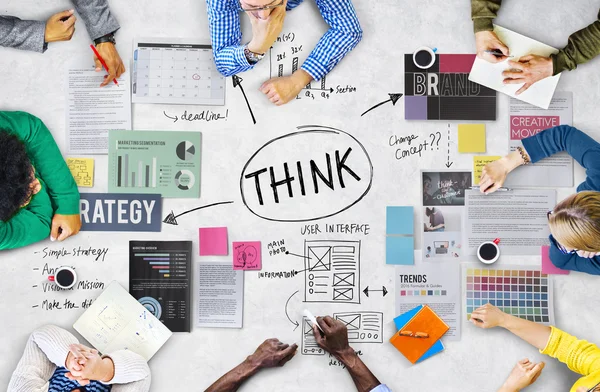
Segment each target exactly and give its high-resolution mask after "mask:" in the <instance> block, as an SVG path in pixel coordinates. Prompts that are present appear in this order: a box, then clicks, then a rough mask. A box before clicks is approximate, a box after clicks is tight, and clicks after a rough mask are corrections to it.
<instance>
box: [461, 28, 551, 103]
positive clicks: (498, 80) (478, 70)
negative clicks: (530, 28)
mask: <svg viewBox="0 0 600 392" xmlns="http://www.w3.org/2000/svg"><path fill="white" fill-rule="evenodd" d="M494 32H495V33H496V35H497V36H498V38H500V40H501V41H502V42H504V44H505V45H506V46H508V48H509V51H510V55H511V56H514V57H512V58H510V59H507V60H505V61H503V62H501V63H496V64H492V63H489V62H487V61H485V60H483V59H480V58H479V57H477V58H476V59H475V62H474V63H473V68H472V69H471V73H470V75H469V80H471V81H473V82H475V83H479V84H481V85H483V86H486V87H489V88H492V89H494V90H496V91H499V92H501V93H504V94H506V95H509V96H511V97H514V98H517V99H519V100H521V101H525V102H527V103H530V104H532V105H535V106H539V107H541V108H544V109H548V106H549V105H550V100H551V99H552V96H553V94H554V90H555V89H556V86H557V85H558V81H559V80H560V74H558V75H555V76H551V77H548V78H545V79H542V80H540V81H539V82H537V83H535V84H533V85H532V86H531V87H529V89H527V90H526V91H525V92H523V93H521V94H520V95H518V96H517V95H515V93H516V92H517V90H519V89H520V88H521V87H522V86H523V85H522V84H504V83H503V80H504V77H503V76H502V72H503V71H505V70H507V69H508V68H510V67H509V65H508V60H513V61H518V59H519V58H520V57H523V56H526V55H528V54H537V55H540V56H546V57H548V56H550V55H551V54H553V53H556V52H558V49H556V48H553V47H552V46H548V45H546V44H543V43H541V42H539V41H536V40H534V39H531V38H528V37H525V36H524V35H521V34H518V33H515V32H514V31H510V30H508V29H505V28H504V27H500V26H497V25H495V26H494Z"/></svg>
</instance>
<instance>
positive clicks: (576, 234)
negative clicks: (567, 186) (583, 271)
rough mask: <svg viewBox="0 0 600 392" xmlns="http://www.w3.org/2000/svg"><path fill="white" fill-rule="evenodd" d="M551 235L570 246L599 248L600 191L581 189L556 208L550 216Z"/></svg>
mask: <svg viewBox="0 0 600 392" xmlns="http://www.w3.org/2000/svg"><path fill="white" fill-rule="evenodd" d="M548 224H549V225H550V231H551V232H552V235H553V236H554V238H555V239H556V241H558V242H559V243H560V244H561V245H563V246H565V247H567V248H573V249H578V250H583V251H586V252H598V251H600V192H590V191H586V192H579V193H576V194H574V195H572V196H569V197H567V198H566V199H564V200H563V201H561V202H560V203H558V204H557V205H556V207H554V211H552V214H550V215H549V217H548Z"/></svg>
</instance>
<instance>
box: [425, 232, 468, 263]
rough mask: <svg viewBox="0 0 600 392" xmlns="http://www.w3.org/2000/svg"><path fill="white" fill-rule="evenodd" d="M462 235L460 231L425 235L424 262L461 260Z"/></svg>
mask: <svg viewBox="0 0 600 392" xmlns="http://www.w3.org/2000/svg"><path fill="white" fill-rule="evenodd" d="M461 237H462V233H461V232H460V231H445V232H428V233H423V260H425V261H435V260H441V259H454V258H459V257H460V255H461V249H462V242H461Z"/></svg>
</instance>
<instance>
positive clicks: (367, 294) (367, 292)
mask: <svg viewBox="0 0 600 392" xmlns="http://www.w3.org/2000/svg"><path fill="white" fill-rule="evenodd" d="M382 287H383V288H382V289H381V290H369V286H367V287H365V289H364V290H363V293H365V295H366V296H367V297H368V296H369V291H370V292H374V291H381V292H382V293H383V297H385V295H386V294H387V293H388V291H387V289H386V288H385V286H382Z"/></svg>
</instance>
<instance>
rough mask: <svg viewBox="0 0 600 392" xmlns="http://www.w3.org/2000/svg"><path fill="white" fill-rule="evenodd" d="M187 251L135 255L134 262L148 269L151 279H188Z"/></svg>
mask: <svg viewBox="0 0 600 392" xmlns="http://www.w3.org/2000/svg"><path fill="white" fill-rule="evenodd" d="M188 259H189V252H187V251H170V252H160V253H148V252H144V253H134V254H133V258H132V260H131V261H132V262H133V263H136V264H138V265H140V264H141V265H142V267H144V266H145V267H146V268H145V269H146V275H147V276H148V277H149V278H159V279H161V278H187V276H188V267H187V266H188Z"/></svg>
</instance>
